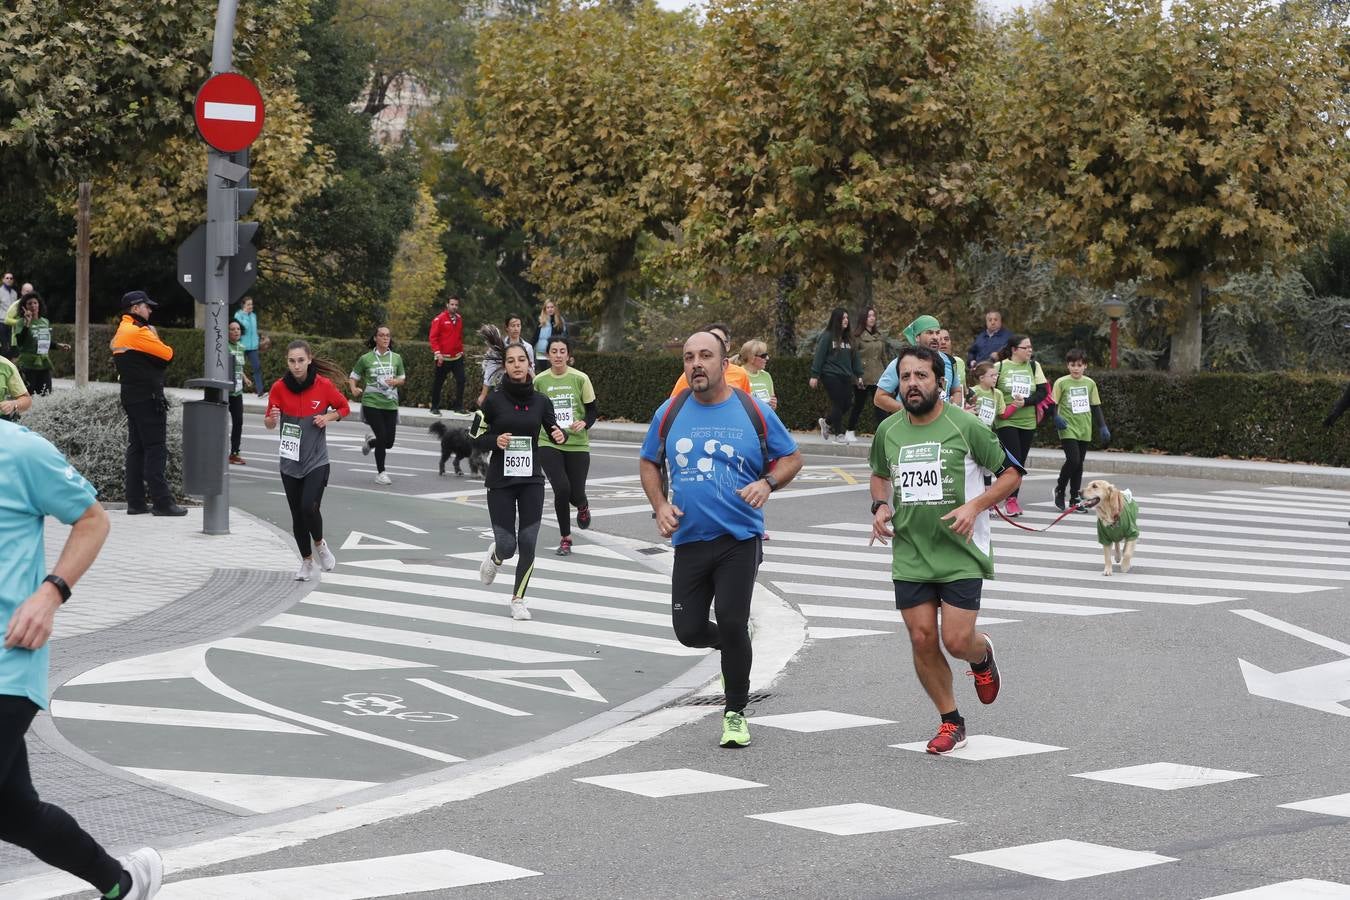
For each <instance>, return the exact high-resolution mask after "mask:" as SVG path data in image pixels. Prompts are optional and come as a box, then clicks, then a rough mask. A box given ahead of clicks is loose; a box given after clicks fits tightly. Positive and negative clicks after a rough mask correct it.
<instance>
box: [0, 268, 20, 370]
mask: <svg viewBox="0 0 1350 900" xmlns="http://www.w3.org/2000/svg"><path fill="white" fill-rule="evenodd" d="M18 299H19V292H18V291H17V290H15V288H14V273H13V272H6V273H5V275H4V278H3V279H0V310H5V311H8V310H9V308H10V307H11V306H13V305H14V303H15V302H16V301H17V300H18ZM12 340H13V337H12V335H11V334H10V329H9V325H8V323H6V322H4V321H0V356H9V352H10V350H9V348H10V344H11V342H12Z"/></svg>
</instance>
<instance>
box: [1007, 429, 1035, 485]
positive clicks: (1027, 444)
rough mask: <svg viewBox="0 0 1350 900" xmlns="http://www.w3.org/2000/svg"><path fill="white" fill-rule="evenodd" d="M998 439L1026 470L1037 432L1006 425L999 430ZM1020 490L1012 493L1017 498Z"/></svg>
mask: <svg viewBox="0 0 1350 900" xmlns="http://www.w3.org/2000/svg"><path fill="white" fill-rule="evenodd" d="M998 439H999V442H1000V443H1001V444H1003V449H1004V450H1007V451H1008V452H1009V453H1011V454H1012V455H1013V459H1015V460H1017V461H1018V462H1019V463H1021V464H1022V468H1024V469H1025V468H1026V465H1027V457H1028V456H1030V455H1031V442H1032V441H1034V440H1035V439H1036V432H1035V430H1034V429H1031V428H1013V427H1011V426H1008V425H1005V426H1004V427H1002V428H1000V429H999V430H998ZM1019 491H1020V488H1019V489H1018V490H1017V491H1013V492H1012V496H1014V497H1016V496H1017V494H1018V493H1019Z"/></svg>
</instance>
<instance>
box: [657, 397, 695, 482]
mask: <svg viewBox="0 0 1350 900" xmlns="http://www.w3.org/2000/svg"><path fill="white" fill-rule="evenodd" d="M692 393H693V391H692V390H691V389H689V388H685V389H684V390H682V391H680V392H679V393H678V394H676V395H675V396H674V397H672V398H670V405H669V406H667V407H666V411H665V413H664V414H662V416H661V424H660V425H658V426H656V435H657V437H658V438H660V440H659V441H658V442H657V446H656V465H657V466H658V467H660V468H661V469H664V468H665V466H666V438H668V437H670V429H671V428H673V427H675V417H676V416H678V415H679V414H680V410H681V409H683V408H684V405H685V404H686V403H688V402H689V395H690V394H692Z"/></svg>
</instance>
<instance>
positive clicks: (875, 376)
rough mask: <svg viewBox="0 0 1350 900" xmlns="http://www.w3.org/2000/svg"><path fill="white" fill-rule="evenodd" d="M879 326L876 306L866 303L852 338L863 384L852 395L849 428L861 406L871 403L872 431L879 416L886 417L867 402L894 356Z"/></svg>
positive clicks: (859, 415) (853, 425)
mask: <svg viewBox="0 0 1350 900" xmlns="http://www.w3.org/2000/svg"><path fill="white" fill-rule="evenodd" d="M878 326H879V320H878V318H877V311H876V308H875V307H871V306H869V307H866V308H865V309H864V310H863V311H862V329H861V330H859V331H858V332H857V334H856V335H855V337H854V341H853V343H854V345H855V346H856V347H857V348H858V358H859V359H861V360H862V365H863V386H862V387H861V388H859V389H858V390H857V391H856V392H855V393H854V395H853V409H852V410H850V411H849V415H848V421H849V425H848V427H849V430H850V431H856V430H857V428H858V422H859V420H860V419H861V418H862V410H863V407H864V406H871V407H872V418H873V420H874V427H873V429H872V431H873V433H875V432H876V427H875V426H880V425H881V420H882V419H883V418H885V417H884V416H882V415H881V412H880V411H879V410H878V409H877V407H876V405H875V404H869V403H868V402H867V401H868V400H870V399H872V396H873V395H874V394H875V393H876V390H877V382H878V381H880V380H881V373H882V372H884V371H886V364H887V363H888V362H890V361H891V360H892V359H894V358H895V355H894V354H893V353H892V352H891V342H890V339H889V338H888V337H886V335H885V334H884V333H882V332H881V331H880V330H879V327H878Z"/></svg>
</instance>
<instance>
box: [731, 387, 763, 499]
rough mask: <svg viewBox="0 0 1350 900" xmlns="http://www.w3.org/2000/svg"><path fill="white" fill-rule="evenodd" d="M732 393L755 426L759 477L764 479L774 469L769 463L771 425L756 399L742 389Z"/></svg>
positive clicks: (732, 390)
mask: <svg viewBox="0 0 1350 900" xmlns="http://www.w3.org/2000/svg"><path fill="white" fill-rule="evenodd" d="M731 392H732V393H733V394H735V395H736V399H737V400H739V401H741V406H743V407H745V414H746V415H747V416H749V417H750V423H751V424H752V425H754V426H755V434H756V435H758V436H759V459H760V472H759V477H760V478H763V477H764V476H765V475H767V474H768V473H769V470H770V469H772V468H773V464H772V463H771V462H769V423H768V421H767V420H766V419H765V418H764V412H763V411H762V410H761V409H760V408H759V404H758V403H756V402H755V398H753V397H751V396H750V395H749V394H747V393H746V392H745V391H743V390H741V389H740V388H732V389H731Z"/></svg>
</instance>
